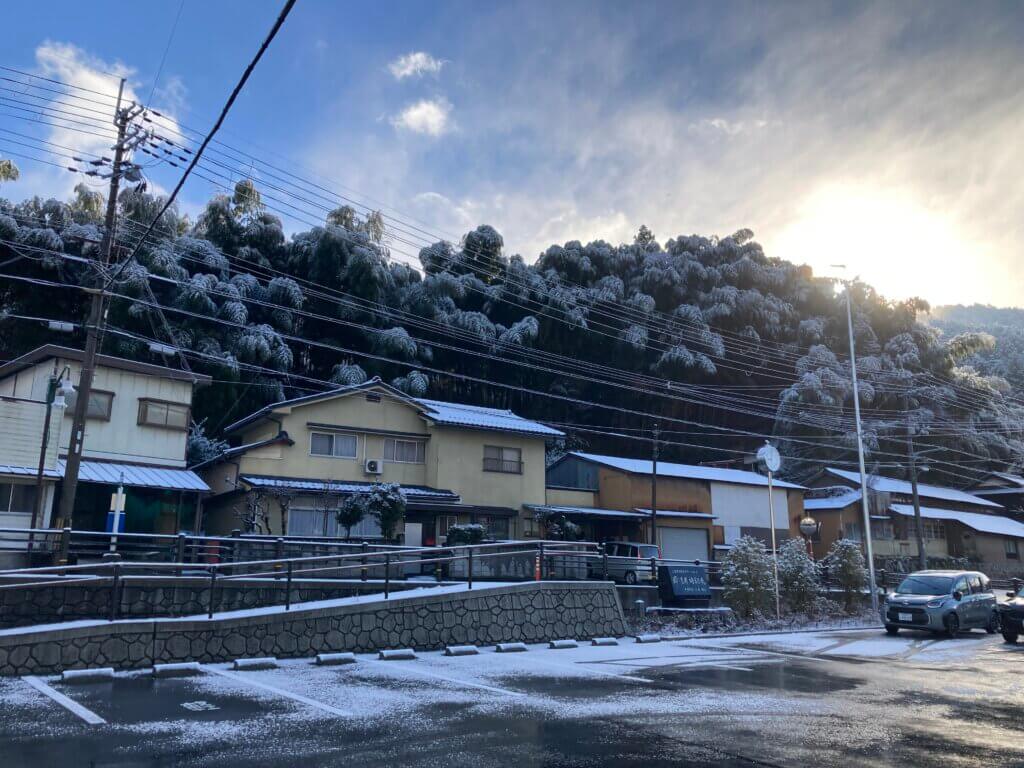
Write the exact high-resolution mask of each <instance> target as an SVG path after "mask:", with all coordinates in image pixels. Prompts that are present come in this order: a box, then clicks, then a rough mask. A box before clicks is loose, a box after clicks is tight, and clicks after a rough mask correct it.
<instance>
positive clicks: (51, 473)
mask: <svg viewBox="0 0 1024 768" xmlns="http://www.w3.org/2000/svg"><path fill="white" fill-rule="evenodd" d="M38 471H39V467H20V466H18V465H16V464H0V475H23V476H30V477H35V476H36V472H38ZM43 477H49V478H51V479H52V478H60V477H63V475H62V474H61V473H60V472H58V471H57V470H55V469H51V468H49V467H46V468H44V469H43Z"/></svg>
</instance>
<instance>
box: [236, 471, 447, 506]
mask: <svg viewBox="0 0 1024 768" xmlns="http://www.w3.org/2000/svg"><path fill="white" fill-rule="evenodd" d="M239 479H240V480H242V481H243V482H244V483H246V484H247V485H250V486H252V487H254V488H285V489H288V490H291V491H310V492H313V493H323V491H324V480H314V479H307V478H301V477H272V476H269V475H242V476H241V477H240V478H239ZM373 486H374V483H369V482H363V481H359V480H338V481H332V482H331V483H330V489H329V490H330V493H331V494H343V493H364V492H365V491H368V490H369V489H370V488H372V487H373ZM401 488H402V493H403V494H404V495H405V497H406V499H407V500H409V501H451V502H459V501H461V498H460V497H459V494H457V493H455V491H449V490H445V489H443V488H431V487H429V486H426V485H402V486H401Z"/></svg>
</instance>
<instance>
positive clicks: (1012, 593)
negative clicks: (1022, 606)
mask: <svg viewBox="0 0 1024 768" xmlns="http://www.w3.org/2000/svg"><path fill="white" fill-rule="evenodd" d="M1006 596H1007V597H1009V598H1011V599H1013V598H1015V597H1016V596H1017V593H1016V592H1013V591H1010V592H1007V593H1006Z"/></svg>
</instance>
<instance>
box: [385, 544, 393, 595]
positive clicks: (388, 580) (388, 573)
mask: <svg viewBox="0 0 1024 768" xmlns="http://www.w3.org/2000/svg"><path fill="white" fill-rule="evenodd" d="M390 596H391V553H390V552H385V553H384V599H385V600H387V599H388V597H390Z"/></svg>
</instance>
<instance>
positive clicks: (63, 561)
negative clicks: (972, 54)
mask: <svg viewBox="0 0 1024 768" xmlns="http://www.w3.org/2000/svg"><path fill="white" fill-rule="evenodd" d="M70 550H71V529H70V528H62V529H61V532H60V551H59V554H58V555H57V564H58V565H67V564H68V554H69V553H70ZM61 575H62V576H64V575H66V574H63V573H62V574H61Z"/></svg>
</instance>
